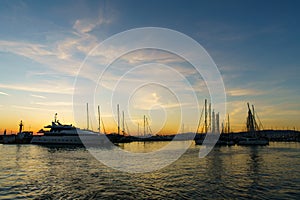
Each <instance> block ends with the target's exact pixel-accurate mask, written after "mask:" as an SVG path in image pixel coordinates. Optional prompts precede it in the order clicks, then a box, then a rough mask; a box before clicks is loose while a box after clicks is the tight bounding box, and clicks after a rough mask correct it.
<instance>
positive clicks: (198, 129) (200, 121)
mask: <svg viewBox="0 0 300 200" xmlns="http://www.w3.org/2000/svg"><path fill="white" fill-rule="evenodd" d="M203 110H204V106H203V108H202V111H201V115H200V119H199V123H198V127H197V130H196V133H198V130H199V127H200V125H201V119H202V116H203ZM202 131H203V130H202ZM202 131H201V132H202Z"/></svg>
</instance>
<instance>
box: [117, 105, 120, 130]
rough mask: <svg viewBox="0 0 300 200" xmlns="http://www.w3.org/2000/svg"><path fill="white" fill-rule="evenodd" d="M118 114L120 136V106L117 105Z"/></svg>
mask: <svg viewBox="0 0 300 200" xmlns="http://www.w3.org/2000/svg"><path fill="white" fill-rule="evenodd" d="M117 112H118V135H120V107H119V104H118V105H117Z"/></svg>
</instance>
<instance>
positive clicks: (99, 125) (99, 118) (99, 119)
mask: <svg viewBox="0 0 300 200" xmlns="http://www.w3.org/2000/svg"><path fill="white" fill-rule="evenodd" d="M98 123H99V124H98V129H99V134H100V133H101V129H100V128H101V116H100V106H99V105H98Z"/></svg>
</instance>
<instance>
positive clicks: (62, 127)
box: [31, 115, 109, 146]
mask: <svg viewBox="0 0 300 200" xmlns="http://www.w3.org/2000/svg"><path fill="white" fill-rule="evenodd" d="M44 128H45V129H48V130H44V129H41V130H40V131H39V132H38V133H39V134H42V135H35V136H34V137H33V138H32V140H31V144H59V145H85V146H90V145H93V146H97V145H100V144H104V143H108V142H109V140H108V139H107V137H106V136H105V135H104V134H100V133H97V132H93V131H90V130H82V129H79V128H76V127H75V126H72V124H71V125H66V124H61V123H60V122H59V121H58V120H57V119H56V115H55V120H54V121H52V124H51V125H48V126H45V127H44Z"/></svg>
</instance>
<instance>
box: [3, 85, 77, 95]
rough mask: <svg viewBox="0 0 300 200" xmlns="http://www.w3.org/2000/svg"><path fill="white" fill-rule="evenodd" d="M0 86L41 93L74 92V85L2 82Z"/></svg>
mask: <svg viewBox="0 0 300 200" xmlns="http://www.w3.org/2000/svg"><path fill="white" fill-rule="evenodd" d="M0 88H4V89H10V90H20V91H29V92H40V93H54V94H72V93H73V87H68V86H64V87H61V86H59V85H55V86H53V85H39V86H37V85H19V84H1V83H0Z"/></svg>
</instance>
